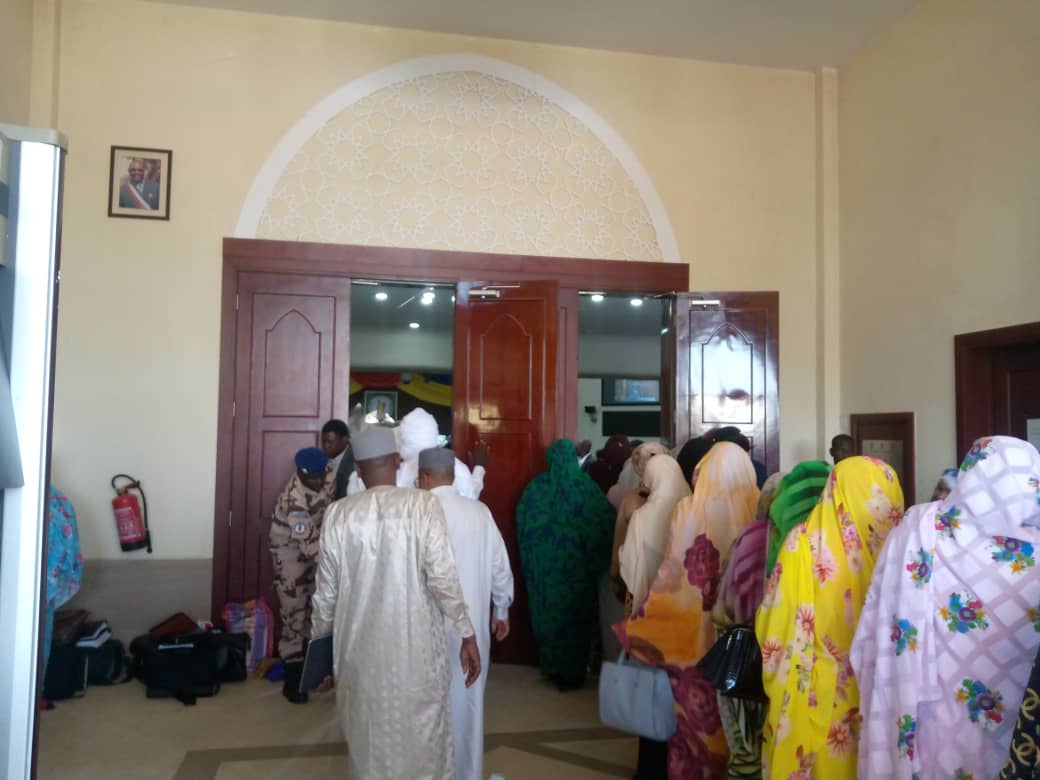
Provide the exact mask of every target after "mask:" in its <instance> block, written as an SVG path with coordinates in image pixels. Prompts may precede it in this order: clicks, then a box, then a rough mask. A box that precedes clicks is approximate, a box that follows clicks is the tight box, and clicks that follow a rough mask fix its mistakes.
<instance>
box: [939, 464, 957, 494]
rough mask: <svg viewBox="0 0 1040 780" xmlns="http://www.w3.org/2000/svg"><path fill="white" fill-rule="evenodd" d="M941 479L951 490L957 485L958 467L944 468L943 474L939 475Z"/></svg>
mask: <svg viewBox="0 0 1040 780" xmlns="http://www.w3.org/2000/svg"><path fill="white" fill-rule="evenodd" d="M939 481H940V482H942V483H943V484H944V485H946V487H947V488H948V489H950V490H953V489H954V488H955V487H957V469H944V470H943V473H942V476H941V477H939Z"/></svg>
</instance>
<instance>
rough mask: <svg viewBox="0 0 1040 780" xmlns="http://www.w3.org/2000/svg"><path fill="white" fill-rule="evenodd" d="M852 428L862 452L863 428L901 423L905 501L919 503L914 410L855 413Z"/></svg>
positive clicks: (858, 450)
mask: <svg viewBox="0 0 1040 780" xmlns="http://www.w3.org/2000/svg"><path fill="white" fill-rule="evenodd" d="M849 423H850V425H851V428H852V440H853V441H854V442H855V446H856V452H862V451H863V450H862V444H863V438H864V434H863V429H864V428H865V427H867V426H874V425H901V426H902V427H903V430H904V431H905V435H904V436H903V482H905V483H906V484H903V485H901V487H902V488H903V499H904V501H903V503H904V504H905V505H906V506H908V507H909V506H912V505H913V504H915V503H917V501H916V496H917V449H916V446H915V445H916V441H917V433H916V427H915V422H914V413H913V412H882V413H879V414H853V415H850V416H849Z"/></svg>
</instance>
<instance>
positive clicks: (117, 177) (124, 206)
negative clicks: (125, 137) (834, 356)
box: [108, 146, 173, 219]
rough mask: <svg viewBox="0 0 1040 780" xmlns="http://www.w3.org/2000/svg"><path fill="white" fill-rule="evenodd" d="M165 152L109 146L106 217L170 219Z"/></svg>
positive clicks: (168, 158)
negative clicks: (110, 152) (110, 153)
mask: <svg viewBox="0 0 1040 780" xmlns="http://www.w3.org/2000/svg"><path fill="white" fill-rule="evenodd" d="M172 164H173V152H172V151H171V150H169V149H142V148H140V147H137V146H113V147H112V156H111V159H110V160H109V166H108V216H110V217H131V218H133V219H169V218H170V167H171V166H172Z"/></svg>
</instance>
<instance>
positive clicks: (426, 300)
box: [419, 290, 437, 306]
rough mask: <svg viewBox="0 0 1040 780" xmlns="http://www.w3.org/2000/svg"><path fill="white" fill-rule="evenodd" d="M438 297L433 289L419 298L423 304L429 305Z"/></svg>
mask: <svg viewBox="0 0 1040 780" xmlns="http://www.w3.org/2000/svg"><path fill="white" fill-rule="evenodd" d="M436 297H437V295H436V293H434V292H433V290H427V291H426V292H424V293H423V294H422V297H421V298H420V299H419V301H420V302H421V303H422V304H423V306H429V305H430V304H431V303H433V301H434V299H435V298H436Z"/></svg>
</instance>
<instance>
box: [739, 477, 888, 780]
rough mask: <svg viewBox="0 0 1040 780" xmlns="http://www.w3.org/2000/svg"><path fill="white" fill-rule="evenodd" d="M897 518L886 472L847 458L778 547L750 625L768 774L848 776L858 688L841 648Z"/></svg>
mask: <svg viewBox="0 0 1040 780" xmlns="http://www.w3.org/2000/svg"><path fill="white" fill-rule="evenodd" d="M773 506H774V507H775V506H776V500H774V502H773ZM902 517H903V491H902V490H901V489H900V487H899V480H898V479H897V478H896V474H895V472H894V471H893V470H892V468H891V467H890V466H888V465H887V464H885V463H883V462H881V461H880V460H876V459H874V458H866V457H851V458H846V459H845V460H843V461H841V462H840V463H839V464H838V465H837V466H835V467H834V471H832V472H831V475H830V478H829V479H828V481H827V485H826V487H825V488H824V490H823V495H822V497H821V498H820V502H819V503H818V504H817V505H816V507H815V508H814V509H813V510H812V512H811V513H810V514H809V516H808V518H806V520H805V521H804V522H803V523H801V524H799V525H798V526H797V527H795V528H794V529H793V530H791V532H790V533H789V534H788V535H787V539H786V540H785V541H784V543H783V545H782V546H781V548H780V554H779V557H778V558H777V561H776V565H775V566H774V567H773V572H772V574H771V575H770V577H769V580H768V581H767V582H766V592H765V597H764V598H763V600H762V606H761V608H760V609H759V611H758V619H757V621H756V623H755V633H756V634H757V635H758V642H759V645H760V646H761V648H762V681H763V684H764V685H765V689H766V694H767V695H768V696H769V712H768V715H767V717H766V726H765V742H764V744H763V748H762V763H763V767H764V769H765V773H766V776H767V777H783V778H796V779H797V780H807V779H808V778H827V780H842V778H847V779H848V780H852V778H855V777H856V750H857V740H858V736H859V727H860V715H859V688H858V687H857V685H856V678H855V676H854V675H853V673H852V665H851V663H850V660H849V650H850V649H851V647H852V637H853V634H854V633H855V631H856V623H857V621H858V620H859V613H860V610H861V609H862V608H863V601H864V599H865V598H866V595H867V588H868V587H869V586H870V577H871V574H872V572H873V571H874V562H875V560H876V559H877V556H878V554H879V553H880V551H881V546H882V544H884V541H885V538H886V537H887V536H888V533H889V531H891V530H892V528H893V527H895V526H896V525H897V524H898V523H899V521H900V520H901V519H902ZM869 776H870V777H875V776H876V775H869Z"/></svg>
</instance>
